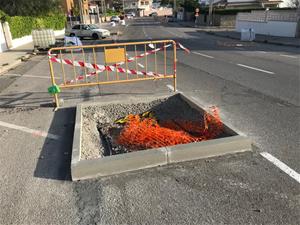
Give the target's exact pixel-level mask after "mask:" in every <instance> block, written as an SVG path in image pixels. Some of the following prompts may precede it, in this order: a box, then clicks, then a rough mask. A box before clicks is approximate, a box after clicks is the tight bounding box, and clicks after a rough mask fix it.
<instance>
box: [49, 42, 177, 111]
mask: <svg viewBox="0 0 300 225" xmlns="http://www.w3.org/2000/svg"><path fill="white" fill-rule="evenodd" d="M48 55H49V66H50V74H51V81H52V86H51V87H49V89H48V91H49V93H50V94H53V96H54V100H55V103H56V108H58V107H59V99H58V94H59V93H60V92H61V91H62V90H63V89H68V88H78V87H86V86H96V85H105V84H116V83H126V82H137V81H145V80H157V79H170V78H171V79H173V82H174V91H175V90H176V43H175V42H174V41H173V40H162V41H146V42H132V43H116V44H101V45H85V46H72V47H61V48H52V49H50V50H49V52H48Z"/></svg>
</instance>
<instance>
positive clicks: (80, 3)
mask: <svg viewBox="0 0 300 225" xmlns="http://www.w3.org/2000/svg"><path fill="white" fill-rule="evenodd" d="M78 2H79V14H80V23H84V21H83V13H82V2H81V0H78Z"/></svg>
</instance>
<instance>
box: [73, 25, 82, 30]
mask: <svg viewBox="0 0 300 225" xmlns="http://www.w3.org/2000/svg"><path fill="white" fill-rule="evenodd" d="M72 29H74V30H80V25H75V26H74V27H72Z"/></svg>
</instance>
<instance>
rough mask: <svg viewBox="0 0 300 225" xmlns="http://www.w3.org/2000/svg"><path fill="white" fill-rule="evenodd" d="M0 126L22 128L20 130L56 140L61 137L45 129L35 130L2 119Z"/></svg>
mask: <svg viewBox="0 0 300 225" xmlns="http://www.w3.org/2000/svg"><path fill="white" fill-rule="evenodd" d="M0 126H2V127H7V128H11V129H15V130H20V131H23V132H26V133H30V134H32V135H35V136H41V137H46V138H50V139H54V140H58V139H59V136H57V135H54V134H50V133H47V132H44V131H40V130H34V129H30V128H27V127H23V126H18V125H15V124H11V123H6V122H2V121H0Z"/></svg>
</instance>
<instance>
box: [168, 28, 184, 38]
mask: <svg viewBox="0 0 300 225" xmlns="http://www.w3.org/2000/svg"><path fill="white" fill-rule="evenodd" d="M165 31H167V32H169V33H170V34H173V35H174V36H176V37H180V38H184V37H182V36H179V35H178V34H176V33H174V32H172V31H169V30H167V29H166V30H165Z"/></svg>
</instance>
